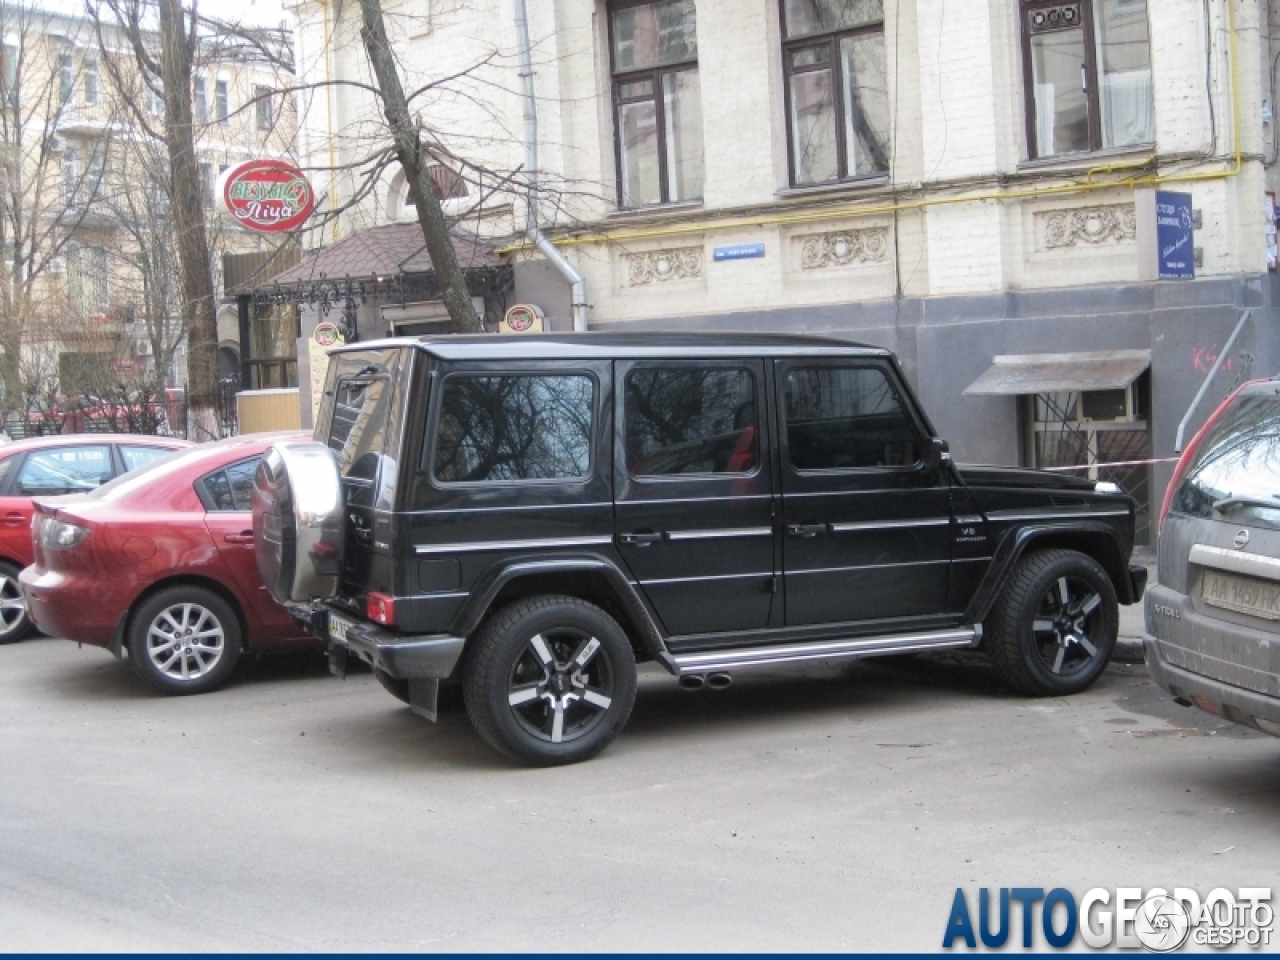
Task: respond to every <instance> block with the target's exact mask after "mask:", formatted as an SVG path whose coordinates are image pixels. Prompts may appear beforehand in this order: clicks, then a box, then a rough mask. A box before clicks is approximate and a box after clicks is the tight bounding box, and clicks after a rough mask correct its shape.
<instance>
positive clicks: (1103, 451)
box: [1018, 373, 1152, 543]
mask: <svg viewBox="0 0 1280 960" xmlns="http://www.w3.org/2000/svg"><path fill="white" fill-rule="evenodd" d="M1019 404H1020V406H1019V411H1018V414H1019V418H1020V420H1021V422H1022V429H1023V454H1022V462H1023V463H1025V464H1026V465H1027V466H1029V467H1034V468H1036V469H1039V470H1045V469H1056V470H1061V471H1063V472H1065V473H1067V474H1069V475H1071V476H1076V477H1087V478H1088V479H1090V480H1103V481H1107V482H1109V483H1115V484H1118V485H1119V486H1120V488H1121V489H1122V490H1124V492H1125V493H1127V494H1129V496H1131V497H1133V499H1134V501H1135V511H1134V539H1135V542H1137V543H1150V542H1151V490H1150V479H1151V476H1150V471H1151V468H1150V467H1149V466H1148V465H1147V464H1148V463H1149V461H1150V457H1151V449H1152V447H1151V424H1150V414H1149V411H1150V408H1151V376H1150V374H1149V373H1147V374H1143V375H1142V376H1141V377H1139V378H1138V379H1137V380H1136V381H1134V382H1133V383H1131V384H1130V385H1129V386H1127V387H1121V388H1118V389H1114V390H1086V391H1082V392H1071V393H1068V392H1063V393H1041V394H1035V395H1024V396H1022V397H1020V398H1019ZM1072 468H1078V469H1072Z"/></svg>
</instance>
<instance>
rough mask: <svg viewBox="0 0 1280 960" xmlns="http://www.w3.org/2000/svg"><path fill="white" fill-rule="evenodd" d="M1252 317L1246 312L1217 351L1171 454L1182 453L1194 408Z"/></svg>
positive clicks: (1250, 311) (1183, 422)
mask: <svg viewBox="0 0 1280 960" xmlns="http://www.w3.org/2000/svg"><path fill="white" fill-rule="evenodd" d="M1252 316H1253V311H1252V310H1246V311H1245V312H1244V316H1242V317H1241V318H1240V322H1239V323H1237V324H1236V328H1235V329H1234V330H1232V331H1231V336H1229V337H1228V338H1227V342H1226V343H1225V344H1224V345H1223V347H1222V349H1221V350H1219V351H1218V359H1217V360H1215V361H1213V366H1212V367H1210V368H1209V374H1208V376H1206V377H1205V378H1204V383H1202V384H1200V389H1199V390H1197V391H1196V395H1195V399H1193V400H1192V401H1191V406H1189V407H1188V408H1187V412H1186V414H1185V415H1184V416H1183V418H1182V422H1181V423H1179V424H1178V435H1177V437H1175V438H1174V441H1173V452H1174V453H1181V452H1182V438H1183V437H1184V436H1185V435H1186V432H1187V425H1188V424H1189V423H1190V422H1191V418H1192V416H1194V415H1195V412H1196V408H1197V407H1199V406H1200V401H1201V400H1203V399H1204V395H1205V394H1206V393H1207V392H1208V391H1209V384H1211V383H1213V378H1214V377H1216V376H1217V375H1218V371H1219V370H1220V369H1221V368H1222V361H1223V360H1225V359H1227V357H1228V356H1229V355H1230V353H1231V348H1232V347H1234V346H1235V345H1236V337H1238V336H1240V331H1241V330H1243V329H1244V325H1245V324H1246V323H1248V322H1249V318H1250V317H1252Z"/></svg>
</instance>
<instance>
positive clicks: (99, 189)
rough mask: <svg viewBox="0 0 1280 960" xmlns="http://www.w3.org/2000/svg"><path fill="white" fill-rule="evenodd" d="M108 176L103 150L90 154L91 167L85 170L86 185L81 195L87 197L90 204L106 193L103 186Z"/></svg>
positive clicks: (96, 150)
mask: <svg viewBox="0 0 1280 960" xmlns="http://www.w3.org/2000/svg"><path fill="white" fill-rule="evenodd" d="M105 176H106V155H105V154H104V153H103V152H102V149H101V148H98V149H95V150H93V151H92V152H91V153H90V154H89V166H88V168H87V169H86V170H85V175H84V179H85V185H84V189H83V190H82V191H81V194H82V195H83V196H85V197H86V198H87V200H88V202H90V203H92V202H93V201H94V200H97V199H98V198H99V197H100V196H102V194H103V193H105V192H106V190H105V188H104V186H103V178H104V177H105Z"/></svg>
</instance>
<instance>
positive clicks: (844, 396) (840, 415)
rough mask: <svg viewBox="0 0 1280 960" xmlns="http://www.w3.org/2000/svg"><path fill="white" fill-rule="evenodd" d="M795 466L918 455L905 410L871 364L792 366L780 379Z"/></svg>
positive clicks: (878, 462)
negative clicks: (784, 378)
mask: <svg viewBox="0 0 1280 960" xmlns="http://www.w3.org/2000/svg"><path fill="white" fill-rule="evenodd" d="M783 389H784V391H785V397H786V412H787V446H788V448H789V450H790V459H791V465H792V466H793V467H794V468H795V469H797V470H852V469H867V468H876V467H903V466H909V465H911V464H914V463H916V462H917V461H918V460H919V459H920V450H921V446H920V441H919V437H918V435H917V433H916V430H915V427H914V426H913V424H912V422H911V418H910V416H909V415H908V414H907V411H906V410H905V409H904V407H903V406H902V402H901V400H900V399H899V398H898V395H897V394H896V393H895V392H894V389H893V386H892V384H890V383H889V379H888V378H887V377H886V376H885V374H884V371H883V370H880V369H878V368H876V367H855V366H847V367H846V366H820V367H818V366H815V367H792V368H791V369H789V370H788V371H787V374H786V380H785V383H784V385H783Z"/></svg>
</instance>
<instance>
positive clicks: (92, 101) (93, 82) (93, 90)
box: [84, 59, 98, 107]
mask: <svg viewBox="0 0 1280 960" xmlns="http://www.w3.org/2000/svg"><path fill="white" fill-rule="evenodd" d="M84 105H85V106H86V107H96V106H97V105H98V61H97V60H89V59H86V60H85V62H84Z"/></svg>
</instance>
